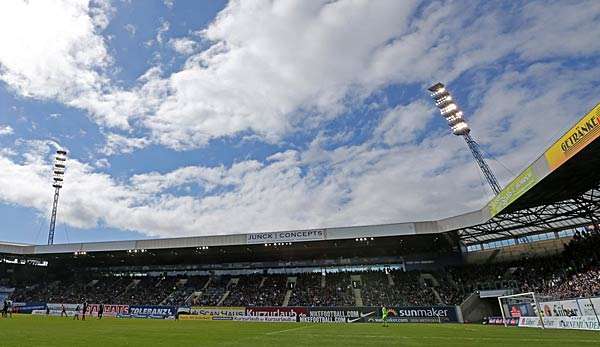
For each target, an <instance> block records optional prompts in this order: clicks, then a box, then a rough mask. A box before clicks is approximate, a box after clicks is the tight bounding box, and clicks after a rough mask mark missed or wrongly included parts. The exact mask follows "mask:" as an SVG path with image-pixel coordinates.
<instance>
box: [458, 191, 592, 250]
mask: <svg viewBox="0 0 600 347" xmlns="http://www.w3.org/2000/svg"><path fill="white" fill-rule="evenodd" d="M582 226H593V227H594V229H595V230H598V231H600V184H597V185H596V186H595V187H594V188H592V189H590V190H588V191H586V192H585V193H583V194H581V195H579V196H577V197H575V198H572V199H568V200H564V201H559V202H555V203H551V204H546V205H541V206H536V207H531V208H525V209H522V210H518V211H513V212H507V213H500V214H498V215H497V216H495V217H494V218H492V219H490V220H489V221H487V222H486V223H483V224H479V225H476V226H472V227H468V228H463V229H460V230H458V234H459V235H460V238H461V240H462V242H463V243H464V244H466V245H472V244H480V243H485V242H489V241H499V240H506V239H518V238H521V237H525V236H529V235H534V234H541V233H544V232H551V231H555V232H558V231H561V230H565V229H572V228H576V227H582Z"/></svg>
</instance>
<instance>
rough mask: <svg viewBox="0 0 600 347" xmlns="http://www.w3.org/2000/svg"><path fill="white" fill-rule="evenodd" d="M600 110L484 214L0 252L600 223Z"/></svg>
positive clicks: (525, 230)
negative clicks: (393, 222)
mask: <svg viewBox="0 0 600 347" xmlns="http://www.w3.org/2000/svg"><path fill="white" fill-rule="evenodd" d="M598 137H600V104H598V105H596V107H594V108H593V109H592V110H591V111H590V112H589V113H588V114H586V115H585V116H584V117H583V118H582V119H581V120H580V121H579V122H578V123H577V124H575V126H573V127H572V128H571V129H570V130H569V131H567V132H566V133H565V134H564V135H563V136H562V137H561V138H560V139H559V140H558V141H557V142H555V143H554V144H553V145H552V146H550V148H548V150H546V151H545V152H544V153H543V154H542V155H541V156H540V157H539V158H538V159H537V160H535V161H534V162H533V163H532V164H531V165H530V166H528V167H527V168H526V169H525V170H524V171H523V172H522V173H521V174H520V175H518V176H517V177H516V178H515V179H514V180H513V181H512V182H510V183H509V184H508V185H507V186H506V187H504V189H503V190H502V191H501V192H500V193H499V194H498V195H497V196H495V197H494V198H493V199H492V200H491V201H490V202H489V203H488V204H487V205H486V206H484V207H483V208H482V209H480V210H477V211H473V212H469V213H465V214H461V215H458V216H454V217H450V218H445V219H440V220H435V221H425V222H410V223H395V224H384V225H369V226H352V227H337V228H322V229H313V230H290V231H275V232H263V233H249V234H235V235H216V236H202V237H182V238H165V239H151V240H133V241H110V242H91V243H72V244H58V245H23V244H13V243H0V253H8V254H23V255H35V254H56V253H75V252H82V251H84V252H101V251H127V250H136V249H146V250H149V249H169V248H191V247H204V246H208V247H211V246H232V245H246V244H263V243H284V242H309V241H319V240H341V239H355V238H361V237H389V236H406V235H419V234H432V233H444V232H450V231H454V232H457V233H458V235H459V236H460V238H461V239H462V241H463V242H464V243H465V244H467V245H469V244H477V243H483V242H489V241H494V240H502V239H509V238H512V239H515V238H517V239H518V238H520V237H524V236H528V235H532V234H536V233H542V232H548V231H551V230H552V231H558V230H564V229H569V228H574V227H579V226H588V225H592V224H593V225H598V222H599V221H600V184H599V183H600V170H598V168H600V139H598Z"/></svg>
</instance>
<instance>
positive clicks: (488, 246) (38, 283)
mask: <svg viewBox="0 0 600 347" xmlns="http://www.w3.org/2000/svg"><path fill="white" fill-rule="evenodd" d="M599 136H600V104H599V105H597V106H596V107H595V108H594V109H593V110H592V111H591V112H590V113H588V114H587V115H586V116H585V117H584V118H583V119H582V120H581V121H580V122H579V123H578V124H576V125H575V126H574V127H573V128H572V129H571V130H569V132H567V133H566V134H565V135H564V136H563V137H562V138H561V139H559V141H557V142H556V143H555V144H553V145H552V146H551V147H550V148H549V149H548V150H547V151H546V152H545V153H543V154H542V155H541V156H540V157H539V158H538V159H537V160H535V161H534V162H533V163H532V164H531V165H530V166H529V167H527V168H526V169H525V170H524V171H523V172H522V173H521V174H520V175H518V176H517V177H516V178H515V179H514V180H513V181H512V182H511V183H509V184H508V185H507V186H506V187H505V188H504V189H503V190H502V191H501V192H500V193H499V194H498V195H497V196H495V197H494V198H493V199H492V200H491V201H490V202H489V203H488V204H486V205H485V206H483V207H482V208H481V209H479V210H476V211H472V212H469V213H465V214H461V215H458V216H453V217H449V218H445V219H440V220H433V221H420V222H409V223H396V224H385V225H369V226H350V227H338V228H323V229H315V230H291V231H275V232H259V233H246V234H234V235H215V236H206V237H184V238H170V239H149V240H132V241H113V242H91V243H74V244H57V245H23V244H11V243H2V244H0V276H1V280H0V287H1V288H4V289H3V290H4V292H5V295H7V296H9V297H10V298H12V300H13V301H15V302H19V303H24V304H23V305H24V306H35V304H36V303H43V304H45V305H48V307H50V306H49V305H50V304H54V305H57V304H64V303H68V304H74V303H78V302H81V301H82V300H87V301H88V302H90V303H94V304H100V303H103V304H109V305H114V306H115V307H117V306H118V307H121V306H128V307H129V308H130V311H131V308H133V307H169V308H174V309H175V310H179V311H180V312H184V313H186V314H187V313H193V311H194V310H196V311H198V312H200V311H202V312H204V311H203V310H206V309H207V308H210V307H212V308H213V309H217V310H219V309H218V308H219V307H222V308H223V310H225V311H227V310H230V311H227V312H228V313H227V314H232V313H231V312H234V311H235V310H234V309H233V308H245V309H246V311H245V312H246V313H245V315H247V313H248V312H256V311H260V310H263V311H261V312H274V311H273V308H277V310H279V311H276V312H288V313H290V312H292V313H294V314H295V315H296V314H297V315H298V316H300V315H304V316H307V315H308V316H310V314H309V313H308V312H309V310H308V309H306V308H324V307H329V308H332V307H345V308H349V307H355V308H358V307H371V308H373V307H379V306H381V305H385V306H390V307H398V308H407V307H408V308H410V307H417V308H420V309H422V310H423V312H424V311H425V309H427V310H431V309H434V311H433V312H437V311H435V308H436V307H438V308H444V309H445V310H447V309H448V308H451V309H450V310H456V311H452V312H456V315H454V314H449V316H448V321H457V322H458V321H471V322H473V321H481V320H482V319H483V318H484V317H488V316H494V315H496V316H497V315H499V312H498V311H499V308H498V305H497V303H495V302H494V299H495V298H497V297H498V296H501V295H504V294H507V293H518V292H523V291H532V292H539V293H544V294H546V295H551V296H553V297H555V298H560V299H566V298H578V297H591V296H597V295H600V252H599V251H598V249H600V247H599V246H600V227H599V223H600V222H599V221H600V185H599V184H600V170H598V167H600V140H599V139H598V137H599ZM0 291H1V290H0ZM489 298H492V300H489ZM231 310H233V311H231ZM440 310H441V309H440ZM169 312H170V311H169ZM219 312H220V311H219ZM219 312H218V313H214V312H213V313H211V314H210V315H211V316H220V315H222V314H223V312H220V313H219ZM235 312H237V311H235ZM299 312H300V313H299ZM348 315H349V314H348ZM435 316H436V317H435V318H436V319H440V317H441V315H440V314H435ZM450 316H451V317H450ZM360 317H363V316H362V313H361V315H359V318H360ZM345 318H349V316H347V317H345ZM416 318H427V316H426V315H425V316H418V317H416ZM429 318H432V317H431V316H429Z"/></svg>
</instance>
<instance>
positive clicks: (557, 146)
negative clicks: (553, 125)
mask: <svg viewBox="0 0 600 347" xmlns="http://www.w3.org/2000/svg"><path fill="white" fill-rule="evenodd" d="M598 136H600V104H598V105H596V107H594V108H593V109H592V110H591V111H590V112H589V113H588V114H586V115H585V116H584V117H583V118H582V119H581V120H580V121H579V122H578V123H577V124H576V125H575V126H574V127H573V128H571V129H570V130H569V131H567V133H566V134H565V135H563V137H561V138H560V139H559V140H558V141H557V142H556V143H554V144H553V145H552V147H550V148H549V149H548V150H547V151H546V153H545V157H546V161H547V162H548V166H549V167H550V171H554V170H555V169H556V168H558V167H559V166H561V165H562V164H563V163H564V162H566V161H567V160H569V158H571V157H573V156H574V155H575V154H577V153H579V151H581V150H582V149H583V148H584V147H585V146H587V145H588V144H589V143H591V142H592V141H594V140H595V139H596V138H598Z"/></svg>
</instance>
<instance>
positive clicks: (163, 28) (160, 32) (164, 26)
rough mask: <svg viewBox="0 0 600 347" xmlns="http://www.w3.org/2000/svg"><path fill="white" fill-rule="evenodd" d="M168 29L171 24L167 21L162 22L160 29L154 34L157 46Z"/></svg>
mask: <svg viewBox="0 0 600 347" xmlns="http://www.w3.org/2000/svg"><path fill="white" fill-rule="evenodd" d="M170 28H171V23H169V22H168V21H162V22H161V24H160V27H159V28H158V30H157V32H156V42H158V43H159V44H162V43H163V40H164V35H165V33H166V32H167V31H169V29H170Z"/></svg>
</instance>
